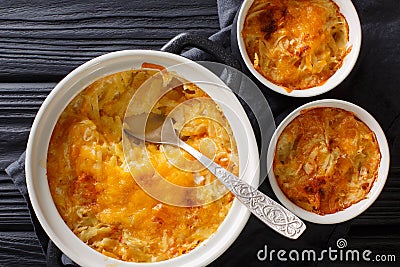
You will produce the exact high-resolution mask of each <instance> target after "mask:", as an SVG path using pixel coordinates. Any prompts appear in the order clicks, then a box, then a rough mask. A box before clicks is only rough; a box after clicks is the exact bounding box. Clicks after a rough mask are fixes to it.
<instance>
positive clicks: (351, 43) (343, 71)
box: [236, 0, 361, 97]
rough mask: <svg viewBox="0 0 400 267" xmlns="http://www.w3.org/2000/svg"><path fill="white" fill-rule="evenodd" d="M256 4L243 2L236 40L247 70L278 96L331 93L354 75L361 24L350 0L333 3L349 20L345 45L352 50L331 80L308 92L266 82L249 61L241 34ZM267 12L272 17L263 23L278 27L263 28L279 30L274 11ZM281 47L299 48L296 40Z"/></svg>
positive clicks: (301, 51) (267, 15)
mask: <svg viewBox="0 0 400 267" xmlns="http://www.w3.org/2000/svg"><path fill="white" fill-rule="evenodd" d="M253 2H255V1H254V0H246V1H244V2H243V4H242V6H241V8H240V10H239V13H238V18H237V24H236V38H237V42H238V47H239V51H240V54H241V57H242V59H243V61H244V63H245V65H246V67H247V68H248V69H249V71H250V72H251V73H252V74H253V75H254V77H256V78H257V79H258V80H259V81H260V82H261V83H262V84H264V85H265V86H267V87H268V88H270V89H271V90H273V91H275V92H277V93H280V94H283V95H287V96H292V97H311V96H316V95H319V94H323V93H325V92H328V91H329V90H331V89H333V88H334V87H336V86H337V85H339V84H340V83H341V82H342V81H343V80H344V79H345V78H346V77H347V76H348V75H349V73H350V72H351V70H352V69H353V67H354V65H355V63H356V61H357V58H358V54H359V51H360V47H361V26H360V21H359V18H358V15H357V11H356V9H355V8H354V6H353V4H352V2H351V1H347V0H334V1H333V2H334V3H335V4H336V5H337V6H338V7H339V11H340V13H341V14H342V15H343V16H344V18H345V19H346V21H347V23H348V35H349V36H348V38H349V39H348V42H347V44H346V47H347V48H348V49H351V50H350V51H349V52H348V53H347V54H346V56H345V57H344V60H343V61H342V64H341V65H340V67H339V68H338V69H337V70H336V71H335V72H334V74H333V75H332V76H330V77H329V78H328V79H326V80H324V81H323V82H321V83H319V84H317V85H316V86H313V87H309V88H307V89H297V90H292V91H290V90H288V88H287V87H285V86H283V85H281V84H278V83H276V82H273V81H271V80H269V79H267V78H266V77H265V75H263V74H261V73H260V71H258V70H257V69H256V67H255V66H254V62H252V60H251V59H250V57H249V55H248V51H247V48H246V43H245V41H244V38H243V34H242V31H243V28H244V24H245V20H246V16H247V14H248V11H249V9H250V7H251V6H252V4H253ZM294 2H295V1H294ZM260 8H261V7H260ZM268 12H269V13H268ZM268 12H267V13H268V14H265V16H266V17H270V18H269V19H267V18H263V19H264V20H266V22H263V23H267V24H268V23H269V22H271V21H272V22H274V23H275V24H268V25H263V27H265V30H266V32H267V34H268V33H269V32H270V31H272V32H273V31H276V30H279V27H280V26H279V25H278V24H279V23H280V22H279V21H277V19H276V18H275V17H274V16H275V15H274V14H275V13H274V12H275V11H274V9H273V8H271V10H270V11H268ZM282 12H283V13H284V14H285V12H286V11H285V9H284V10H283V11H282ZM299 12H301V10H299ZM304 14H305V12H304ZM278 17H279V16H278ZM294 19H296V18H294ZM312 23H314V22H312ZM296 25H297V24H296ZM307 27H308V26H307ZM304 34H305V35H307V33H304ZM304 38H306V37H304ZM278 40H283V39H278ZM292 42H293V43H292ZM279 45H283V46H285V47H286V45H289V47H290V46H291V45H293V46H296V40H294V39H292V40H288V43H284V44H279V43H278V45H277V46H279ZM295 48H296V47H295ZM285 49H289V48H285ZM296 49H297V48H296ZM308 49H309V47H307V46H304V47H302V48H301V49H300V50H299V49H297V50H299V51H297V50H295V51H297V52H296V53H294V52H293V51H292V52H293V53H294V54H293V57H292V58H294V57H296V55H297V56H299V55H301V54H303V53H304V51H306V50H308ZM289 50H290V49H289ZM311 65H312V64H311ZM299 67H301V66H299ZM290 76H293V75H290Z"/></svg>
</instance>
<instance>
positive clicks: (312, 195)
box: [273, 107, 381, 215]
mask: <svg viewBox="0 0 400 267" xmlns="http://www.w3.org/2000/svg"><path fill="white" fill-rule="evenodd" d="M380 160H381V154H380V150H379V146H378V142H377V140H376V137H375V134H374V132H372V131H371V130H370V129H369V128H368V126H367V125H365V123H363V122H362V121H360V120H359V119H358V118H357V117H356V116H355V115H354V114H353V113H351V112H349V111H345V110H343V109H339V108H328V107H321V108H313V109H309V110H305V111H303V112H302V113H301V114H300V115H299V116H297V117H296V118H295V119H294V120H293V121H292V122H291V123H289V125H288V126H286V128H285V129H284V130H283V132H282V133H281V135H280V136H279V138H278V141H277V146H276V152H275V156H274V162H273V171H274V174H275V177H276V180H277V182H278V185H279V187H280V188H281V189H282V191H283V192H284V194H285V195H286V196H287V197H288V198H289V199H290V200H291V201H293V202H294V203H296V204H297V205H298V206H300V207H302V208H303V209H305V210H308V211H311V212H314V213H317V214H321V215H323V214H329V213H335V212H337V211H339V210H343V209H345V208H347V207H349V206H350V205H352V204H354V203H357V202H358V201H360V200H362V199H364V198H365V197H366V196H367V194H368V192H369V191H370V189H371V187H372V186H373V184H374V181H375V180H376V178H377V175H378V167H379V164H380Z"/></svg>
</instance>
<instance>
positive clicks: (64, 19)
mask: <svg viewBox="0 0 400 267" xmlns="http://www.w3.org/2000/svg"><path fill="white" fill-rule="evenodd" d="M89 2H90V3H89ZM353 2H354V4H355V5H356V7H357V6H360V4H361V2H362V0H357V1H353ZM388 2H389V1H388ZM368 3H374V2H373V1H368ZM390 3H391V6H390V8H389V7H387V6H385V4H384V1H376V3H375V4H369V5H364V6H363V9H361V10H360V9H359V10H358V11H359V14H360V20H361V22H362V23H365V24H363V27H364V30H367V31H368V32H373V30H372V28H373V27H374V26H376V25H375V24H374V21H371V20H369V17H370V16H379V14H380V13H382V14H384V15H385V20H384V21H385V23H387V27H388V29H389V33H390V32H392V34H393V35H394V36H396V35H399V28H398V27H399V24H398V23H397V22H396V21H398V15H399V13H398V10H400V7H399V3H400V1H390ZM218 30H219V21H218V13H217V6H216V2H215V1H214V0H204V1H188V0H186V1H177V0H167V1H156V0H151V1H113V3H110V2H109V1H65V0H64V1H42V0H31V1H21V0H17V1H15V0H3V1H0V266H44V265H45V258H44V256H43V255H42V254H41V251H40V246H39V243H38V241H37V240H36V237H35V235H34V232H33V227H32V225H31V223H30V220H29V213H28V209H27V206H26V203H25V202H24V199H23V198H22V196H21V195H20V193H19V191H18V189H17V188H15V186H14V185H13V183H12V181H11V179H10V178H9V177H8V176H7V174H6V173H5V171H4V170H5V168H6V167H7V166H8V165H9V164H10V163H11V162H13V161H15V160H16V159H17V158H18V157H19V155H20V154H21V153H22V152H23V151H24V150H25V147H26V142H27V138H28V135H29V131H30V127H31V125H32V122H33V119H34V117H35V114H36V112H37V110H38V108H39V107H40V105H41V103H42V102H43V100H44V99H45V97H46V96H47V95H48V93H49V92H50V91H51V89H52V88H53V87H54V85H55V83H56V82H58V81H59V80H61V79H62V78H63V77H64V76H65V75H66V74H67V73H68V72H69V71H71V70H72V69H74V68H76V67H77V66H79V65H80V64H82V63H84V62H85V61H87V60H90V59H92V58H93V57H96V56H98V55H101V54H104V53H107V52H111V51H116V50H123V49H159V48H161V47H162V46H163V45H164V44H165V43H166V42H167V41H168V40H169V39H171V38H172V37H174V36H175V35H177V34H179V33H181V32H192V33H196V34H201V35H204V36H209V35H211V34H213V33H215V32H217V31H218ZM380 37H382V38H385V36H381V34H380V33H379V32H377V33H376V36H365V37H364V45H365V42H368V41H372V40H375V39H374V38H380ZM397 40H398V39H397ZM387 45H388V44H386V43H384V44H382V47H381V48H383V49H374V47H367V49H369V51H368V53H367V54H366V55H369V54H371V53H381V52H382V51H385V49H395V50H397V51H398V52H400V48H399V42H397V46H395V47H386V46H387ZM364 47H365V46H364ZM382 53H383V54H382V57H383V59H382V62H376V64H381V65H382V66H384V63H385V60H390V59H385V58H384V56H385V53H384V52H382ZM367 67H369V66H365V68H367ZM365 68H361V71H360V72H363V71H367V70H366V69H365ZM394 72H395V71H393V70H390V71H389V74H391V75H392V74H393V73H394ZM397 72H398V70H397ZM360 75H361V74H360ZM362 75H368V73H362ZM392 78H394V77H391V76H390V77H389V76H388V77H382V80H383V81H384V80H386V79H392ZM397 80H398V81H399V84H400V79H399V77H397ZM390 89H391V90H394V88H390ZM380 101H386V100H385V99H380ZM396 101H397V103H399V102H400V95H399V97H398V99H397V100H396ZM393 102H395V100H393V99H390V101H389V100H388V103H393ZM393 110H394V112H398V111H399V109H398V106H397V107H396V108H394V109H393ZM396 114H397V113H396ZM374 115H377V116H378V117H379V120H382V121H383V122H384V124H385V125H386V126H387V128H390V127H389V126H390V125H389V121H387V122H386V121H385V117H384V116H382V118H381V117H380V116H381V115H380V114H379V110H374ZM398 130H399V132H400V127H399V128H398ZM396 131H397V130H396ZM399 135H400V134H399ZM396 140H397V139H396ZM397 142H400V141H399V140H398V141H397ZM394 147H395V149H394V150H393V149H392V151H391V152H392V167H391V170H390V174H389V178H388V181H387V184H386V186H385V188H384V190H383V194H382V195H381V196H380V197H379V198H378V200H377V201H376V202H375V203H374V205H373V206H371V207H370V208H369V209H368V210H367V211H366V212H365V213H363V214H362V215H360V216H359V217H357V218H356V219H354V220H353V221H352V227H351V229H350V232H349V234H348V236H347V237H346V239H347V241H348V243H349V244H350V245H351V248H359V249H367V248H370V249H374V251H376V252H380V253H386V254H390V253H391V254H396V255H397V261H400V254H399V248H400V232H399V227H398V226H399V225H400V205H399V204H400V193H399V189H400V153H399V151H400V145H397V146H394ZM246 242H248V244H249V245H250V244H251V240H246ZM242 246H245V244H243V245H242ZM258 249H260V248H258V247H255V248H254V249H250V251H251V253H252V254H251V255H244V256H243V257H249V258H254V257H255V255H256V253H257V251H258ZM243 257H242V258H243ZM253 262H254V261H253ZM238 264H239V263H238ZM264 264H265V263H264ZM346 264H348V265H349V266H357V264H355V265H353V264H349V263H346ZM379 266H384V264H380V265H379Z"/></svg>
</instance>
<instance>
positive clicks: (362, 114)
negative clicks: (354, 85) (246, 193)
mask: <svg viewBox="0 0 400 267" xmlns="http://www.w3.org/2000/svg"><path fill="white" fill-rule="evenodd" d="M316 107H334V108H341V109H344V110H347V111H350V112H353V113H354V114H355V115H356V116H357V117H358V118H359V119H360V120H361V121H363V122H364V123H365V124H366V125H367V126H368V127H369V128H370V129H371V130H372V131H373V132H374V133H375V135H376V138H377V141H378V144H379V149H380V152H381V156H382V158H381V162H380V165H379V169H378V177H377V179H376V181H375V182H374V185H373V186H372V188H371V190H370V192H369V193H368V195H367V197H366V198H365V199H364V200H361V201H359V202H358V203H355V204H353V205H351V206H350V207H348V208H346V209H344V210H342V211H338V212H336V213H333V214H326V215H318V214H316V213H313V212H309V211H307V210H304V209H303V208H300V207H299V206H297V205H296V204H294V203H293V202H292V201H291V200H289V199H288V198H287V197H286V195H285V194H284V193H283V192H282V190H281V189H280V187H279V185H278V183H277V181H276V178H275V175H274V172H273V168H272V164H273V159H274V155H275V150H276V144H277V141H278V138H279V136H280V135H281V133H282V131H283V130H284V129H285V127H286V126H287V125H289V123H290V122H291V121H292V120H293V119H295V118H296V117H297V116H299V115H300V114H301V112H302V111H303V110H306V109H309V108H316ZM389 162H390V153H389V146H388V143H387V140H386V136H385V133H384V132H383V130H382V128H381V127H380V126H379V123H378V122H377V121H376V120H375V119H374V117H372V116H371V115H370V114H369V113H368V112H367V111H366V110H365V109H362V108H361V107H359V106H357V105H355V104H352V103H350V102H346V101H342V100H335V99H324V100H317V101H314V102H310V103H307V104H305V105H303V106H301V107H299V108H297V109H296V110H294V111H293V112H291V113H290V114H289V115H288V116H287V117H286V118H285V119H284V120H283V121H282V122H281V124H280V125H279V126H278V127H277V129H276V132H275V133H274V136H273V137H272V140H271V143H270V145H269V148H268V154H267V164H268V167H269V170H271V171H270V173H269V182H270V184H271V187H272V190H273V191H274V193H275V195H276V196H277V198H278V199H279V201H280V202H281V203H282V204H283V205H284V206H285V207H286V208H287V209H289V210H290V211H292V212H293V213H294V214H296V215H297V216H299V217H300V218H302V219H304V220H306V221H309V222H313V223H318V224H333V223H340V222H344V221H347V220H350V219H352V218H354V217H356V216H358V215H359V214H361V213H362V212H364V211H365V210H366V209H367V208H368V207H369V206H371V205H372V203H374V201H375V200H376V199H377V197H378V196H379V194H380V193H381V191H382V189H383V186H384V185H385V182H386V178H387V175H388V172H389Z"/></svg>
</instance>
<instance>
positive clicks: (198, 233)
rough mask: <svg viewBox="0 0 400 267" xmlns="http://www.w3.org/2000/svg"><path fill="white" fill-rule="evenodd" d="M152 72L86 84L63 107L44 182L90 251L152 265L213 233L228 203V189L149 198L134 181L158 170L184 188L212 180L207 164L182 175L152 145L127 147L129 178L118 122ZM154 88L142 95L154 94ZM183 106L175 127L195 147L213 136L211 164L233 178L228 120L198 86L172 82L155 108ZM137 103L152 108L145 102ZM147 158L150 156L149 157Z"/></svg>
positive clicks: (163, 111) (234, 154) (233, 148)
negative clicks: (169, 200) (210, 198)
mask: <svg viewBox="0 0 400 267" xmlns="http://www.w3.org/2000/svg"><path fill="white" fill-rule="evenodd" d="M144 67H154V66H152V65H151V64H147V65H145V66H144ZM155 73H158V72H157V71H154V70H130V71H125V72H120V73H116V74H113V75H110V76H107V77H105V78H102V79H99V80H97V81H95V82H94V83H93V84H91V85H89V86H88V87H87V88H86V89H84V90H83V91H82V92H81V93H79V94H78V95H77V96H76V97H75V98H74V99H73V100H72V101H71V102H70V103H69V105H68V106H67V107H66V109H65V110H64V111H63V112H62V114H61V116H60V118H59V119H58V121H57V124H56V126H55V128H54V131H53V133H52V137H51V140H50V144H49V150H48V154H47V177H48V183H49V186H50V190H51V194H52V197H53V200H54V202H55V204H56V206H57V209H58V211H59V213H60V215H61V216H62V218H63V219H64V221H65V222H66V224H67V225H68V226H69V228H71V230H72V231H73V232H74V233H75V234H76V235H77V236H78V237H79V238H80V239H81V240H82V241H83V242H85V243H86V244H87V245H89V246H90V247H92V248H93V249H95V250H97V251H99V252H101V253H103V254H104V255H107V256H110V257H113V258H117V259H121V260H124V261H134V262H156V261H162V260H166V259H170V258H174V257H177V256H179V255H182V254H185V253H188V252H189V251H191V250H192V249H193V248H195V247H196V246H198V245H199V244H200V243H201V242H203V241H204V240H206V239H207V238H209V237H210V236H211V235H212V234H213V233H215V232H216V230H217V229H218V227H219V226H220V224H221V223H222V221H223V220H224V219H225V217H226V215H227V213H228V211H229V209H230V207H231V205H232V201H233V196H232V194H231V193H227V194H225V195H224V196H223V197H221V198H220V199H218V200H217V201H215V202H212V203H210V204H207V205H204V206H200V207H188V208H183V207H176V206H171V205H168V204H164V203H160V202H159V201H157V200H156V199H154V198H152V197H150V196H149V195H147V194H146V193H145V192H144V191H143V190H142V189H141V188H140V187H139V185H138V184H137V183H136V182H135V179H139V180H144V181H151V179H150V178H151V177H153V175H154V172H155V171H156V172H158V173H159V174H160V175H161V176H163V178H164V179H167V180H169V181H170V182H172V183H175V184H177V185H183V186H199V185H204V184H208V183H210V182H212V181H214V179H215V177H214V176H213V175H212V174H211V173H210V172H209V171H208V170H206V169H203V170H200V171H198V172H185V171H182V170H180V169H178V168H176V167H175V166H174V165H172V164H171V163H170V162H169V161H167V160H166V158H165V155H164V153H163V151H162V150H161V147H160V146H157V145H155V144H150V143H149V144H146V145H145V146H144V147H142V146H135V145H132V150H131V151H130V155H131V156H132V158H133V160H134V164H135V166H136V167H135V168H133V170H132V173H133V175H134V178H135V179H133V177H132V175H131V173H130V172H129V170H128V166H127V162H126V158H125V155H124V153H123V146H122V121H123V119H124V114H125V110H126V109H127V106H128V103H129V101H130V100H131V98H132V96H133V94H134V93H135V92H136V90H137V89H138V88H139V86H140V85H142V84H143V82H145V81H147V80H148V79H149V78H150V77H152V76H153V75H154V74H155ZM160 73H161V74H162V77H163V81H165V82H170V83H176V84H178V82H177V80H176V79H177V76H174V75H173V74H171V73H168V72H167V71H165V70H162V71H161V72H160ZM156 85H157V84H156V83H155V84H154V86H156ZM153 89H155V90H153V91H151V90H149V91H147V92H146V93H147V94H152V93H154V92H155V91H157V90H156V89H157V88H153ZM197 98H206V99H209V100H210V101H206V102H200V101H196V100H195V99H197ZM189 99H192V100H193V101H187V100H189ZM181 103H185V104H182V105H181V106H182V108H183V111H182V112H181V113H179V114H177V116H176V117H175V118H174V119H175V121H176V122H175V125H176V124H181V127H182V128H181V131H180V133H181V134H182V135H184V137H185V140H186V142H187V143H188V144H190V145H192V146H193V147H195V148H197V149H199V147H200V144H201V142H202V141H203V140H204V139H211V140H213V141H214V143H215V146H213V147H212V148H213V149H215V154H216V157H215V159H214V160H215V162H216V163H218V164H220V165H221V166H223V167H225V168H227V169H228V170H230V171H231V172H233V173H234V174H236V175H238V166H239V165H238V164H239V162H238V152H237V148H236V144H235V141H234V140H233V138H232V136H233V134H232V131H231V129H230V127H229V124H228V122H227V120H226V118H225V117H224V116H223V114H222V112H221V111H220V108H219V107H218V106H217V104H215V103H214V102H212V101H211V99H210V98H209V96H208V95H207V94H206V93H205V92H204V91H202V90H201V89H200V88H199V87H197V86H196V85H195V84H193V83H185V84H184V85H181V86H177V87H176V88H175V89H174V90H172V91H170V92H168V93H167V94H165V95H164V96H163V97H162V98H161V99H160V101H159V102H158V103H157V104H156V105H155V106H154V108H153V110H152V112H154V113H158V114H169V112H170V111H171V110H172V109H174V108H175V107H176V106H177V105H179V104H181ZM141 104H143V105H150V107H152V103H146V102H145V101H144V102H142V103H141ZM201 114H208V115H209V116H210V117H218V118H220V120H219V123H216V122H214V121H213V120H207V119H190V118H192V117H195V116H196V115H201ZM184 122H188V123H184ZM222 128H224V129H222ZM164 149H165V150H171V151H170V155H174V153H177V155H181V152H180V150H179V149H178V150H177V149H176V148H173V147H169V146H164ZM203 149H204V148H203ZM205 149H206V150H207V148H205ZM167 152H168V151H167ZM206 152H207V151H206ZM147 155H148V156H149V159H150V160H147V161H146V160H145V158H146V157H147ZM227 159H229V160H227ZM154 170H155V171H154ZM177 197H181V198H182V199H185V198H187V196H185V195H182V196H177ZM187 201H188V202H190V199H187Z"/></svg>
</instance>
